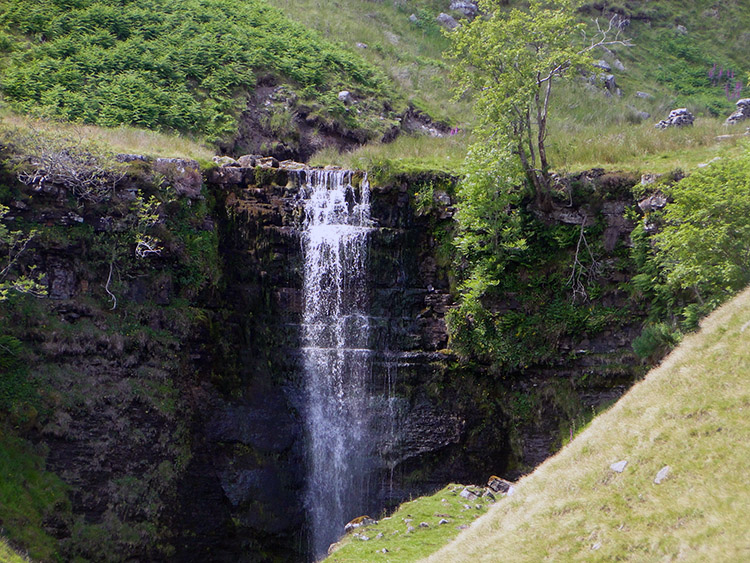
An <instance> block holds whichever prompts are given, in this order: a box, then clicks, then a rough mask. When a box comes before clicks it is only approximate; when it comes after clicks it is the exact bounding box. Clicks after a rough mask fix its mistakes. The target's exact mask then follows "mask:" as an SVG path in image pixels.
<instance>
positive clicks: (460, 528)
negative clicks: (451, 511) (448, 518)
mask: <svg viewBox="0 0 750 563" xmlns="http://www.w3.org/2000/svg"><path fill="white" fill-rule="evenodd" d="M468 527H469V525H468V524H461V525H460V526H456V530H465V529H466V528H468Z"/></svg>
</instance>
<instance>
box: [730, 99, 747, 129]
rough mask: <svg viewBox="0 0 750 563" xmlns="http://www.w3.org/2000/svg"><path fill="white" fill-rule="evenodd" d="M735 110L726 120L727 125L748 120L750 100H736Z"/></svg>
mask: <svg viewBox="0 0 750 563" xmlns="http://www.w3.org/2000/svg"><path fill="white" fill-rule="evenodd" d="M736 105H737V110H736V111H735V112H734V113H733V114H732V115H730V116H729V117H728V118H727V121H726V124H727V125H735V124H736V123H740V122H741V121H745V120H746V119H748V118H750V98H742V99H741V100H737V104H736Z"/></svg>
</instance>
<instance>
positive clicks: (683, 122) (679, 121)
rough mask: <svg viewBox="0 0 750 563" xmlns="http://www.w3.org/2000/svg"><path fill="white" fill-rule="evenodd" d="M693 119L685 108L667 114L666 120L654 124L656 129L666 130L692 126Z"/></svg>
mask: <svg viewBox="0 0 750 563" xmlns="http://www.w3.org/2000/svg"><path fill="white" fill-rule="evenodd" d="M693 121H695V118H694V117H693V114H692V113H690V112H689V111H688V109H687V108H677V109H673V110H672V111H670V112H669V117H668V118H667V119H662V120H661V121H660V122H659V123H657V124H656V128H657V129H666V128H667V127H685V126H687V125H692V124H693Z"/></svg>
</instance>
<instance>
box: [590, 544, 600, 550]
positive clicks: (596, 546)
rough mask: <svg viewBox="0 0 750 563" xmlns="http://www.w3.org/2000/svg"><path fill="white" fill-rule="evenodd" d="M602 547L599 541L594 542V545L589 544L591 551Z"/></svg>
mask: <svg viewBox="0 0 750 563" xmlns="http://www.w3.org/2000/svg"><path fill="white" fill-rule="evenodd" d="M601 548H602V544H601V542H596V543H595V544H594V545H592V546H591V550H592V551H597V550H599V549H601Z"/></svg>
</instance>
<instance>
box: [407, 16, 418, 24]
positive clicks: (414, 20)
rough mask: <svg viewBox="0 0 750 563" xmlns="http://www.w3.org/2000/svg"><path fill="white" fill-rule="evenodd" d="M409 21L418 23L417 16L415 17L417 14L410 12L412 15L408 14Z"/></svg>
mask: <svg viewBox="0 0 750 563" xmlns="http://www.w3.org/2000/svg"><path fill="white" fill-rule="evenodd" d="M409 21H410V22H411V23H418V22H419V18H418V17H417V14H412V15H410V16H409Z"/></svg>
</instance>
